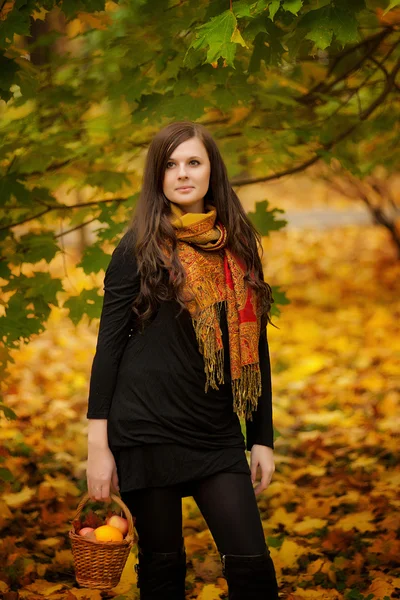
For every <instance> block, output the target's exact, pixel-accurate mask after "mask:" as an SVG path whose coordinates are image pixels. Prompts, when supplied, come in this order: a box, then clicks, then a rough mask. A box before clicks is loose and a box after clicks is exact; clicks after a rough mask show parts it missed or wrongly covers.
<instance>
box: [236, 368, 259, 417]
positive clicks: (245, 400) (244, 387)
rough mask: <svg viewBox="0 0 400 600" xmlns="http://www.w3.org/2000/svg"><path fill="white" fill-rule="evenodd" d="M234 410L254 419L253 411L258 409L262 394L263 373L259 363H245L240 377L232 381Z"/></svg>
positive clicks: (242, 415) (241, 415) (240, 414)
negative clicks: (259, 398)
mask: <svg viewBox="0 0 400 600" xmlns="http://www.w3.org/2000/svg"><path fill="white" fill-rule="evenodd" d="M232 392H233V410H234V411H235V412H236V413H237V414H238V415H239V417H243V418H245V419H248V420H249V421H252V420H253V414H252V411H254V410H256V409H257V404H258V397H259V396H260V394H261V373H260V368H259V365H258V364H253V365H244V366H243V367H242V372H241V376H240V378H239V379H234V380H233V381H232Z"/></svg>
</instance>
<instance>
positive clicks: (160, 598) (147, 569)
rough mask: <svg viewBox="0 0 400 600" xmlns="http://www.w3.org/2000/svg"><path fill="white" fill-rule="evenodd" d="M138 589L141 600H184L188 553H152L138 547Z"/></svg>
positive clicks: (181, 550) (179, 550) (136, 567)
mask: <svg viewBox="0 0 400 600" xmlns="http://www.w3.org/2000/svg"><path fill="white" fill-rule="evenodd" d="M138 549H139V552H138V564H136V566H135V571H136V573H137V587H138V588H139V590H140V600H184V599H185V577H186V552H185V546H184V543H183V538H182V546H181V547H180V548H179V549H178V550H177V551H176V552H151V551H147V550H143V549H142V548H140V546H138Z"/></svg>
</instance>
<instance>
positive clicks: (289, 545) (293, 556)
mask: <svg viewBox="0 0 400 600" xmlns="http://www.w3.org/2000/svg"><path fill="white" fill-rule="evenodd" d="M305 552H307V550H306V548H303V547H302V546H299V544H296V542H293V541H292V540H288V539H285V540H284V541H283V544H282V546H281V547H280V548H279V550H278V555H279V557H280V559H281V561H282V563H283V564H284V565H285V567H289V568H292V567H296V566H297V559H298V558H299V556H301V555H302V554H304V553H305Z"/></svg>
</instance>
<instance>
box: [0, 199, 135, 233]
mask: <svg viewBox="0 0 400 600" xmlns="http://www.w3.org/2000/svg"><path fill="white" fill-rule="evenodd" d="M128 200H129V197H128V198H106V199H103V200H93V201H92V202H83V203H81V204H71V205H68V204H56V205H54V206H51V205H50V206H47V208H46V210H44V211H42V212H40V213H37V214H36V215H33V216H31V217H26V218H25V219H21V221H17V222H16V223H9V224H8V225H4V226H3V227H0V231H5V230H6V229H12V228H13V227H17V226H18V225H23V224H24V223H28V221H33V220H34V219H38V218H39V217H41V216H42V215H44V214H46V213H48V212H51V211H54V210H74V209H75V208H86V207H87V206H98V205H99V204H105V203H106V202H117V203H121V202H127V201H128ZM10 208H15V209H16V208H20V207H17V206H13V207H10ZM8 210H9V209H8ZM71 231H73V230H71ZM68 233H69V232H68Z"/></svg>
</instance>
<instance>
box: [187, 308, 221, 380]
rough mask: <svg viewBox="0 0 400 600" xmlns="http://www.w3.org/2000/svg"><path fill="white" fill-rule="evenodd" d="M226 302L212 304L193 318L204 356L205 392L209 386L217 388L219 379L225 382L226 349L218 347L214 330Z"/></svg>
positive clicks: (200, 348)
mask: <svg viewBox="0 0 400 600" xmlns="http://www.w3.org/2000/svg"><path fill="white" fill-rule="evenodd" d="M224 304H226V302H217V303H216V304H212V305H211V306H209V307H208V308H206V309H204V310H202V312H201V313H200V316H199V317H198V318H197V319H193V326H194V330H195V333H196V339H197V343H198V345H199V350H200V352H201V354H202V355H203V358H204V371H205V374H206V385H205V389H204V391H205V392H207V390H208V387H209V386H211V387H212V388H213V389H214V390H217V389H218V385H217V381H218V383H224V349H223V348H217V342H216V336H215V331H214V323H215V318H217V323H220V317H221V310H222V307H223V306H224Z"/></svg>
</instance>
